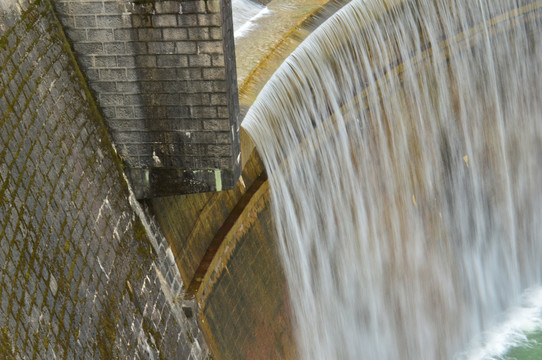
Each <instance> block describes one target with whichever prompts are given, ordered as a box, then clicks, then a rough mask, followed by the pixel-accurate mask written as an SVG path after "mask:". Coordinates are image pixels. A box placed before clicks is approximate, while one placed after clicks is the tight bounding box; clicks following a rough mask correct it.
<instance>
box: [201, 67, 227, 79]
mask: <svg viewBox="0 0 542 360" xmlns="http://www.w3.org/2000/svg"><path fill="white" fill-rule="evenodd" d="M202 72H203V79H204V80H226V73H225V71H224V68H206V69H202Z"/></svg>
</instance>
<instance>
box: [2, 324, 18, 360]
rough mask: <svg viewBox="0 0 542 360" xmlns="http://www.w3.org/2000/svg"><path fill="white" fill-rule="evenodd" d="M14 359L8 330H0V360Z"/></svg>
mask: <svg viewBox="0 0 542 360" xmlns="http://www.w3.org/2000/svg"><path fill="white" fill-rule="evenodd" d="M11 359H15V353H14V352H13V344H12V343H11V339H10V337H9V329H8V328H5V327H3V328H1V329H0V360H11Z"/></svg>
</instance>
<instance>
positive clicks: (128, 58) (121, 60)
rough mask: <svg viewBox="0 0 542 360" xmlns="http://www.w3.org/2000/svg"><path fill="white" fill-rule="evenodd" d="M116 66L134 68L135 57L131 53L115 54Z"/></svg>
mask: <svg viewBox="0 0 542 360" xmlns="http://www.w3.org/2000/svg"><path fill="white" fill-rule="evenodd" d="M117 66H118V67H125V68H135V67H136V59H135V56H133V55H119V56H117Z"/></svg>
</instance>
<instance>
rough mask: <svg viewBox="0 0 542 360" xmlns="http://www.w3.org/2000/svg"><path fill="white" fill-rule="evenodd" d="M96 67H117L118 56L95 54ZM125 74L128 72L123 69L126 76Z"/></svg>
mask: <svg viewBox="0 0 542 360" xmlns="http://www.w3.org/2000/svg"><path fill="white" fill-rule="evenodd" d="M94 67H95V68H107V69H111V68H115V67H117V57H116V56H111V55H104V56H102V55H96V56H94ZM125 75H126V72H125V71H124V70H123V76H125ZM101 79H102V78H101ZM102 80H109V79H105V78H103V79H102ZM112 80H118V79H117V78H115V79H112Z"/></svg>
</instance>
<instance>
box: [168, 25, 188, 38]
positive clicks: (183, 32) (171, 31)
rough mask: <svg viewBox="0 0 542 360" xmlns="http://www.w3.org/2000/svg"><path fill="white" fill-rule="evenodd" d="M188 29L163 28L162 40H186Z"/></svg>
mask: <svg viewBox="0 0 542 360" xmlns="http://www.w3.org/2000/svg"><path fill="white" fill-rule="evenodd" d="M189 30H190V29H188V30H187V29H185V28H164V29H162V34H163V38H164V40H187V39H188V32H189Z"/></svg>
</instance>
